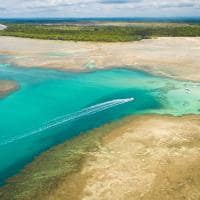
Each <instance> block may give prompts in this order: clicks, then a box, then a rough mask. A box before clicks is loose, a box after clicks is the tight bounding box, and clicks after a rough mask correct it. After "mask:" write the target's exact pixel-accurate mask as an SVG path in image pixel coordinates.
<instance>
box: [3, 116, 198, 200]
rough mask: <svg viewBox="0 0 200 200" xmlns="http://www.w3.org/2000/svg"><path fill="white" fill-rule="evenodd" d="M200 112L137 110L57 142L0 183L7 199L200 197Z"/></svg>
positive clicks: (125, 199)
mask: <svg viewBox="0 0 200 200" xmlns="http://www.w3.org/2000/svg"><path fill="white" fill-rule="evenodd" d="M199 155H200V116H197V115H196V116H195V115H191V116H184V117H172V116H159V115H147V116H132V117H127V118H125V119H123V120H120V121H117V122H113V123H111V124H108V125H105V126H102V127H101V128H98V129H96V130H93V131H90V132H89V133H88V134H84V135H81V136H79V137H77V138H75V139H73V140H71V141H68V142H65V143H64V144H62V145H59V146H57V147H54V148H52V149H51V150H49V151H47V152H45V153H43V154H42V155H41V156H39V157H38V158H36V160H35V161H34V162H33V163H32V164H30V165H29V166H27V167H26V169H25V170H23V172H22V173H21V174H19V175H17V176H16V177H15V178H12V179H11V180H10V181H9V184H8V185H7V186H5V187H3V188H1V189H0V198H1V199H4V200H8V199H9V200H10V199H12V200H15V199H17V200H29V199H37V200H40V199H41V200H47V199H48V200H62V199H63V200H68V199H69V200H79V199H81V200H90V199H91V200H93V199H98V200H104V199H109V200H112V199H113V200H138V199H142V200H149V199H151V200H160V199H162V200H172V199H173V200H177V199H178V200H181V199H191V200H193V199H194V200H197V199H199V198H200V156H199Z"/></svg>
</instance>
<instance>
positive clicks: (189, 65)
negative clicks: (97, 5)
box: [0, 36, 200, 81]
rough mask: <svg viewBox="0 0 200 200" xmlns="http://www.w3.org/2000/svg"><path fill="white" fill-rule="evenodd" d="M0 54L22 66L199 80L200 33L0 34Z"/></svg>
mask: <svg viewBox="0 0 200 200" xmlns="http://www.w3.org/2000/svg"><path fill="white" fill-rule="evenodd" d="M0 44H1V47H0V54H11V55H13V56H12V58H10V62H12V63H14V64H17V65H20V66H25V67H32V66H34V67H48V68H49V67H51V68H56V69H65V70H74V71H80V70H88V69H91V68H97V69H101V68H109V67H113V66H114V67H122V66H128V67H130V68H137V69H142V70H146V71H150V72H152V73H155V74H161V75H166V76H170V77H174V78H180V79H185V80H192V81H199V80H200V56H199V55H200V37H162V38H156V39H148V40H142V41H136V42H124V43H101V42H99V43H95V42H72V41H49V40H35V39H25V38H15V37H4V36H1V37H0Z"/></svg>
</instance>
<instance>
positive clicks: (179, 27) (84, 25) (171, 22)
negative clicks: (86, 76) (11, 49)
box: [0, 17, 200, 42]
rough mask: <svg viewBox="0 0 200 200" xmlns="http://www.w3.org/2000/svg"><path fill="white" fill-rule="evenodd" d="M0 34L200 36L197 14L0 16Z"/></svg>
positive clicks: (121, 38)
mask: <svg viewBox="0 0 200 200" xmlns="http://www.w3.org/2000/svg"><path fill="white" fill-rule="evenodd" d="M0 24H4V25H6V26H7V29H4V30H2V31H0V35H1V36H15V37H24V38H34V39H46V40H67V41H92V42H129V41H139V40H142V39H150V38H155V37H197V36H200V18H198V17H195V18H184V17H183V18H27V19H26V18H18V19H0Z"/></svg>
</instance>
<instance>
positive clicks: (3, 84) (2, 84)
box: [0, 80, 17, 97]
mask: <svg viewBox="0 0 200 200" xmlns="http://www.w3.org/2000/svg"><path fill="white" fill-rule="evenodd" d="M16 89H17V84H16V83H15V82H14V81H5V80H0V97H3V96H5V95H7V94H9V93H10V92H12V91H14V90H16Z"/></svg>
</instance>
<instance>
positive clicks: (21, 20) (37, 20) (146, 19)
mask: <svg viewBox="0 0 200 200" xmlns="http://www.w3.org/2000/svg"><path fill="white" fill-rule="evenodd" d="M94 21H104V22H106V21H112V22H115V21H121V22H174V23H200V17H113V18H112V17H110V18H5V19H3V18H2V19H0V22H2V23H70V22H82V23H84V22H94Z"/></svg>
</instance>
